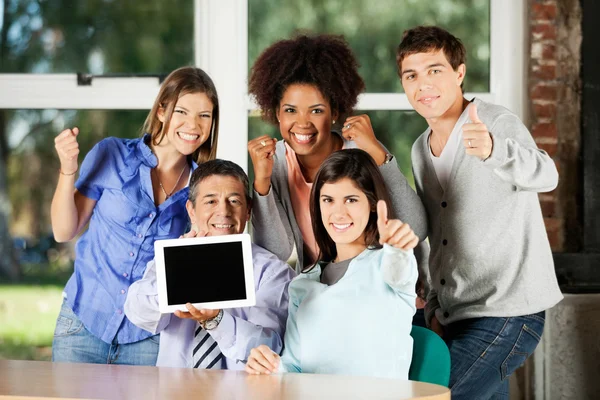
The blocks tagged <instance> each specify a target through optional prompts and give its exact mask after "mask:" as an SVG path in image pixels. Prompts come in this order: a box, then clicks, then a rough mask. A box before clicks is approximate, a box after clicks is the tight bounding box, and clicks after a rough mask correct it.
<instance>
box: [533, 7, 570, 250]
mask: <svg viewBox="0 0 600 400" xmlns="http://www.w3.org/2000/svg"><path fill="white" fill-rule="evenodd" d="M528 3H529V4H528V5H529V43H530V47H529V50H530V62H529V71H528V72H529V86H528V92H529V110H530V114H529V122H530V123H529V128H530V130H531V133H532V134H533V137H534V139H535V141H536V143H537V145H538V146H539V147H540V148H542V149H544V150H546V151H547V152H548V154H550V156H551V157H552V158H553V159H554V161H555V162H556V166H557V168H558V171H559V176H560V183H559V186H558V188H557V189H556V190H554V191H552V192H550V193H543V194H540V202H541V205H542V212H543V214H544V220H545V222H546V229H547V231H548V237H549V239H550V244H551V245H552V249H553V250H554V251H557V252H562V251H577V250H578V248H579V247H580V246H581V240H580V237H581V233H580V232H581V223H580V217H579V214H580V213H579V208H578V204H579V201H578V199H579V198H580V193H581V186H580V184H579V181H580V179H579V178H578V176H580V175H579V169H580V168H579V161H578V154H579V144H580V130H581V128H580V103H581V100H580V99H581V91H580V88H579V86H580V72H579V70H580V54H579V52H580V44H581V27H580V21H581V12H580V9H579V6H578V1H577V0H528Z"/></svg>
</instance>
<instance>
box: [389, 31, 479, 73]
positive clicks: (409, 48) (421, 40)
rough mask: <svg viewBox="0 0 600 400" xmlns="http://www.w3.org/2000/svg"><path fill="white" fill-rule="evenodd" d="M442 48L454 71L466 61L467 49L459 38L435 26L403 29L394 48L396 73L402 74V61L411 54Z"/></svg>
mask: <svg viewBox="0 0 600 400" xmlns="http://www.w3.org/2000/svg"><path fill="white" fill-rule="evenodd" d="M439 50H443V51H444V55H445V56H446V59H447V60H448V62H449V63H450V65H451V66H452V69H454V70H455V71H456V70H457V69H458V66H459V65H461V64H465V63H466V62H467V51H466V49H465V46H464V45H463V44H462V42H461V41H460V39H458V38H457V37H455V36H454V35H452V34H451V33H450V32H448V31H447V30H445V29H442V28H440V27H437V26H417V27H415V28H412V29H409V30H406V31H404V34H403V35H402V41H401V42H400V44H399V45H398V48H397V49H396V64H397V65H398V74H400V75H401V74H402V71H401V70H402V61H403V60H404V59H405V58H406V57H408V56H410V55H413V54H417V53H428V52H431V51H439Z"/></svg>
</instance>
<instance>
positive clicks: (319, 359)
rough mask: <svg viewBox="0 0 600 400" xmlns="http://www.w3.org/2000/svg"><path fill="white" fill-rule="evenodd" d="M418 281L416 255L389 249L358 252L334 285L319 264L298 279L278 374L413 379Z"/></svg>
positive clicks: (292, 289) (293, 283) (293, 291)
mask: <svg viewBox="0 0 600 400" xmlns="http://www.w3.org/2000/svg"><path fill="white" fill-rule="evenodd" d="M417 276H418V272H417V261H416V259H415V257H414V255H413V252H412V250H410V251H403V250H399V249H396V248H394V247H391V246H388V245H384V247H383V249H379V250H368V249H367V250H365V251H363V252H362V253H360V254H359V255H358V256H356V258H354V259H353V260H352V261H351V262H350V265H349V266H348V271H346V274H345V275H344V276H343V277H342V278H341V279H340V280H339V281H338V282H337V283H335V284H333V285H331V286H328V285H326V284H324V283H321V282H320V278H321V267H320V266H319V265H317V266H315V268H313V269H312V270H311V271H310V272H308V273H302V274H300V275H298V277H297V278H296V279H294V280H293V281H292V283H291V284H290V290H289V291H290V303H289V304H290V306H289V317H288V321H287V328H286V332H285V339H284V341H285V349H284V351H283V354H282V357H281V363H280V364H279V372H308V373H315V374H342V375H359V376H372V377H379V378H396V379H408V370H409V368H410V362H411V359H412V347H413V341H412V337H411V336H410V331H411V328H412V318H413V315H414V314H415V311H416V307H415V299H416V293H415V284H416V282H417Z"/></svg>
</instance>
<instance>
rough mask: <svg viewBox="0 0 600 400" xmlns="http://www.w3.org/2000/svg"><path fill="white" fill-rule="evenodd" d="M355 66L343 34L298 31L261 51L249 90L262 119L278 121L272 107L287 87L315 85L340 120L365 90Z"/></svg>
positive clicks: (277, 104) (253, 69) (276, 103)
mask: <svg viewBox="0 0 600 400" xmlns="http://www.w3.org/2000/svg"><path fill="white" fill-rule="evenodd" d="M358 67H359V65H358V62H357V61H356V58H355V57H354V54H353V53H352V50H351V49H350V47H349V46H348V43H347V42H346V40H345V39H344V38H343V36H335V35H317V36H307V35H299V36H296V37H294V38H293V39H286V40H280V41H278V42H275V43H274V44H272V45H271V46H269V47H268V48H267V49H266V50H265V51H263V53H262V54H261V55H260V56H259V57H258V59H257V60H256V62H255V63H254V65H253V66H252V69H251V71H250V79H249V82H248V92H249V93H250V94H251V95H252V96H254V98H255V100H256V102H257V103H258V105H259V107H260V108H261V110H262V116H263V119H265V120H266V121H268V122H271V123H273V124H277V116H276V113H275V110H276V109H277V108H279V103H280V102H281V98H282V97H283V93H284V92H285V90H286V89H287V87H288V86H289V85H291V84H295V83H300V84H310V85H314V86H315V87H316V88H317V89H319V91H320V92H321V93H322V94H323V96H324V97H325V98H326V99H327V100H328V101H329V104H330V106H331V109H332V111H337V112H338V113H339V117H338V118H339V119H340V120H343V118H344V117H346V116H348V115H350V113H351V112H352V109H353V107H354V106H355V105H356V102H357V100H358V95H359V94H360V93H361V92H362V91H364V90H365V83H364V81H363V79H362V78H361V77H360V75H359V74H358Z"/></svg>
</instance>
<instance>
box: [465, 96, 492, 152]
mask: <svg viewBox="0 0 600 400" xmlns="http://www.w3.org/2000/svg"><path fill="white" fill-rule="evenodd" d="M468 107H469V119H470V120H471V122H470V123H468V124H464V125H463V127H462V130H463V144H464V146H465V149H466V150H465V151H466V153H467V154H468V155H470V156H475V157H477V158H479V159H481V160H485V159H487V158H488V157H489V156H490V155H491V154H492V148H493V146H494V142H493V141H492V135H490V132H489V131H488V129H487V126H486V125H485V124H484V123H483V122H481V120H480V119H479V116H478V115H477V106H476V105H475V103H471V104H470V105H469V106H468Z"/></svg>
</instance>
